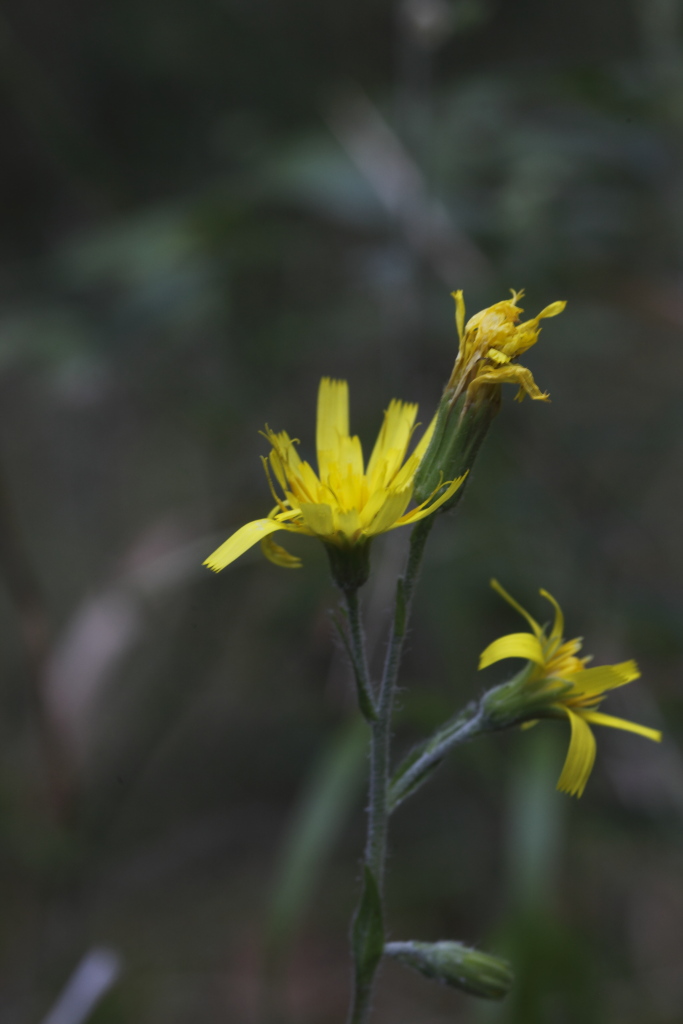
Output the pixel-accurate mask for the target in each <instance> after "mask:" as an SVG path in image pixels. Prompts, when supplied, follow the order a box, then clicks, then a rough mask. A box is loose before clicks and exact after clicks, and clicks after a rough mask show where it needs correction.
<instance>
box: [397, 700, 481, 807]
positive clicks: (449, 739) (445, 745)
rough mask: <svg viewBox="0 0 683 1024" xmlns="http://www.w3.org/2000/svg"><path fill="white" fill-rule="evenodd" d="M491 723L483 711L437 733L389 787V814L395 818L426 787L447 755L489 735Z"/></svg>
mask: <svg viewBox="0 0 683 1024" xmlns="http://www.w3.org/2000/svg"><path fill="white" fill-rule="evenodd" d="M487 727H488V726H487V722H486V720H485V718H484V714H483V712H482V710H481V708H480V707H478V708H476V709H475V710H472V711H466V712H464V713H463V714H462V715H461V716H459V718H458V719H457V720H456V722H455V723H453V725H452V727H451V728H450V729H447V730H444V731H443V732H441V731H440V732H439V733H437V735H436V736H435V737H434V738H433V740H432V741H430V742H429V743H428V744H427V745H426V746H425V749H424V752H423V753H422V754H420V756H419V757H418V758H416V759H415V760H414V761H413V762H412V764H410V765H409V767H407V768H405V769H402V768H401V767H400V766H399V769H398V771H397V772H396V774H395V775H394V778H393V780H392V781H391V783H390V785H389V798H388V799H389V814H392V813H393V812H394V811H395V810H396V808H397V807H398V806H399V804H401V803H403V801H404V800H405V798H406V797H408V796H410V795H411V794H412V793H415V792H417V790H418V789H419V788H420V786H422V784H423V783H424V782H426V781H427V779H428V778H430V777H431V772H432V769H434V768H436V767H437V766H438V765H439V763H440V762H441V761H443V759H444V757H445V756H446V754H448V753H449V751H451V750H453V748H454V747H458V746H460V744H461V743H465V742H466V741H467V740H471V739H472V738H473V737H474V736H478V735H479V734H480V733H482V732H486V731H487Z"/></svg>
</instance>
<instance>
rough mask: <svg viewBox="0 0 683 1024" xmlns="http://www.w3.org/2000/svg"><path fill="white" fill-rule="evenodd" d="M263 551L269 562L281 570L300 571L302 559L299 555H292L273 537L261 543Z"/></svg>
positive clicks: (266, 538)
mask: <svg viewBox="0 0 683 1024" xmlns="http://www.w3.org/2000/svg"><path fill="white" fill-rule="evenodd" d="M261 551H262V552H263V554H264V555H265V556H266V558H267V559H268V561H269V562H273V564H274V565H279V566H280V568H281V569H300V568H301V559H300V558H299V557H298V556H297V555H291V554H290V553H289V551H287V550H286V549H285V548H283V547H282V546H281V545H280V544H277V543H276V542H275V541H274V540H273V538H272V535H271V536H268V537H264V538H263V540H262V541H261Z"/></svg>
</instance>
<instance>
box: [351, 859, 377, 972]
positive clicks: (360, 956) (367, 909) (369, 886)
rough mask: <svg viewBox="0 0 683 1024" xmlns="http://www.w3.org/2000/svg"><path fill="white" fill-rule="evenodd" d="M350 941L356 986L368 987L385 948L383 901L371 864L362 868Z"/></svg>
mask: <svg viewBox="0 0 683 1024" xmlns="http://www.w3.org/2000/svg"><path fill="white" fill-rule="evenodd" d="M351 942H352V946H353V954H354V960H355V965H356V990H357V991H363V990H365V989H366V988H367V987H368V986H369V985H370V983H371V982H372V978H373V975H374V973H375V971H376V970H377V964H378V963H379V961H380V960H381V958H382V954H383V952H384V925H383V923H382V901H381V899H380V895H379V889H378V888H377V882H376V881H375V876H374V875H373V873H372V871H371V870H370V868H369V867H368V866H367V865H365V867H364V869H363V895H362V897H361V901H360V905H359V907H358V910H357V912H356V916H355V918H354V921H353V930H352V932H351Z"/></svg>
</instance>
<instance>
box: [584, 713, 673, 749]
mask: <svg viewBox="0 0 683 1024" xmlns="http://www.w3.org/2000/svg"><path fill="white" fill-rule="evenodd" d="M583 717H584V718H585V719H586V721H587V722H592V723H593V725H608V726H610V728H612V729H623V730H624V732H635V733H636V734H637V735H638V736H644V737H645V738H646V739H648V740H654V742H655V743H661V742H662V734H661V732H660V731H659V729H650V728H648V726H647V725H638V723H637V722H627V721H626V719H625V718H614V717H613V716H612V715H603V714H602V712H600V711H584V712H583Z"/></svg>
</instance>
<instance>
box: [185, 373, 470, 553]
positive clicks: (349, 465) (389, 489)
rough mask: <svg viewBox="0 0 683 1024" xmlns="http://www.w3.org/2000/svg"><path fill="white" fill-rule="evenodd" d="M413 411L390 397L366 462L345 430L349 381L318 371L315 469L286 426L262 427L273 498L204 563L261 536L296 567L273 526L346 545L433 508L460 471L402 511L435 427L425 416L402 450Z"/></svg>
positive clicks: (451, 487) (266, 546)
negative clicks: (425, 423)
mask: <svg viewBox="0 0 683 1024" xmlns="http://www.w3.org/2000/svg"><path fill="white" fill-rule="evenodd" d="M416 416H417V405H411V404H409V403H407V402H400V401H397V400H396V399H393V400H392V401H391V402H390V403H389V408H388V409H387V410H386V412H385V414H384V422H383V424H382V427H381V429H380V432H379V436H378V438H377V441H376V442H375V446H374V448H373V450H372V454H371V455H370V459H369V460H368V463H367V465H365V464H364V461H363V451H362V448H361V443H360V440H359V438H358V437H352V436H351V435H350V434H349V390H348V385H347V383H346V381H343V380H338V381H335V380H330V379H329V378H327V377H324V378H323V379H322V380H321V382H320V388H319V391H318V418H317V429H316V448H317V453H318V472H317V473H316V472H315V470H314V469H313V467H312V466H311V465H310V464H309V463H308V462H304V461H303V460H302V459H301V458H300V456H299V453H298V451H297V448H296V445H297V443H298V442H297V441H295V440H293V439H291V438H290V437H289V435H288V434H287V433H286V432H285V431H281V432H280V433H279V434H276V433H275V432H274V431H272V430H270V428H269V427H266V429H265V432H264V436H265V437H266V438H267V440H268V441H270V444H271V446H272V447H271V451H270V454H269V455H268V458H267V459H266V458H264V459H263V465H264V469H265V472H266V477H267V479H268V483H269V486H270V489H271V492H272V495H273V499H274V501H275V506H274V508H273V509H272V510H271V512H270V514H269V515H268V516H267V518H265V519H256V520H254V521H253V522H251V523H247V524H246V526H242V527H241V528H240V529H239V530H237V532H236V533H233V535H232V536H231V537H229V538H228V540H226V541H225V543H224V544H221V546H220V547H219V548H218V549H217V550H216V551H214V552H213V554H212V555H210V556H209V557H208V558H207V559H206V561H205V563H204V564H205V565H208V566H209V568H210V569H213V570H214V571H216V572H218V571H219V570H220V569H224V568H225V566H226V565H229V564H230V562H233V561H234V560H235V559H236V558H238V557H239V556H240V555H241V554H243V552H245V551H246V550H247V549H248V548H250V547H252V545H254V544H256V542H257V541H261V545H262V548H263V551H264V554H265V555H266V556H267V557H268V558H269V559H270V560H271V561H272V562H275V564H276V565H280V566H283V567H285V568H298V567H299V566H300V565H301V560H300V559H299V558H295V557H294V556H293V555H290V554H289V553H288V552H287V551H285V550H284V548H282V547H280V545H279V544H276V543H275V542H274V541H273V539H272V537H271V534H273V533H275V532H276V530H287V531H289V532H290V533H299V534H304V535H306V536H308V537H318V538H320V540H322V541H324V542H325V544H327V545H328V547H329V546H332V547H333V548H335V549H342V550H350V549H352V548H354V547H358V546H359V545H364V544H366V543H367V542H368V541H369V540H370V539H371V538H372V537H374V536H376V535H377V534H378V533H385V532H386V531H387V530H394V529H396V528H397V527H399V526H407V525H409V524H412V523H416V522H417V521H418V520H420V519H423V518H424V517H425V516H428V515H430V514H431V513H432V512H434V511H436V509H437V508H439V506H440V505H442V504H443V503H444V502H445V501H447V500H448V499H449V498H450V496H451V495H452V494H454V493H455V491H456V490H457V489H458V487H459V486H460V484H461V483H462V480H463V478H462V477H461V478H459V479H457V480H453V481H449V482H441V483H440V486H439V487H437V488H436V489H435V491H434V493H432V494H431V495H430V496H429V498H428V499H427V500H426V501H423V502H422V503H421V504H420V505H418V506H417V507H416V508H413V509H412V510H410V511H407V509H408V506H409V504H410V501H411V498H412V496H413V486H414V478H415V472H416V470H417V468H418V466H419V464H420V460H421V458H422V456H423V455H424V453H425V451H426V449H427V445H428V444H429V440H430V438H431V434H432V431H433V429H434V426H433V424H431V425H430V427H428V429H427V430H426V431H425V433H424V435H423V436H422V439H421V440H420V442H419V444H418V445H417V447H416V448H415V450H414V451H413V452H412V454H411V455H408V456H407V452H408V448H409V445H410V441H411V438H412V435H413V432H414V429H415V417H416ZM406 456H407V457H406ZM278 487H279V488H280V492H279V493H278V490H277V488H278ZM439 492H440V493H439ZM437 495H438V496H437Z"/></svg>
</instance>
